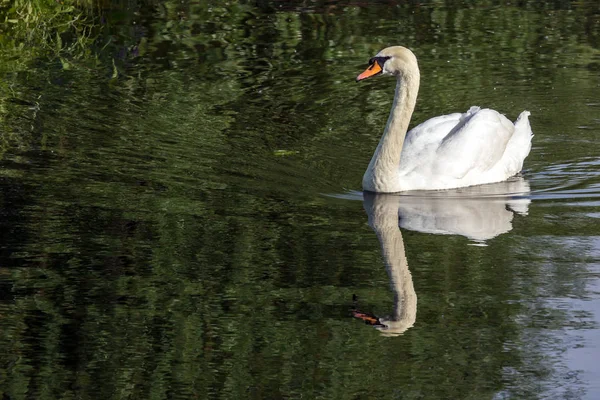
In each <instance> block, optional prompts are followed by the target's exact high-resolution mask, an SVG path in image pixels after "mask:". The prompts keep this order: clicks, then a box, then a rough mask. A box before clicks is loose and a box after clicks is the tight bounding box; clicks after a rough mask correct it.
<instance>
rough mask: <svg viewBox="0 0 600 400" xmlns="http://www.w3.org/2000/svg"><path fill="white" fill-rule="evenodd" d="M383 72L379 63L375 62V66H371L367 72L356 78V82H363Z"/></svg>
mask: <svg viewBox="0 0 600 400" xmlns="http://www.w3.org/2000/svg"><path fill="white" fill-rule="evenodd" d="M382 71H383V70H382V69H381V67H380V66H379V63H378V62H377V61H375V62H374V63H373V64H371V65H369V68H367V69H366V70H365V72H363V73H362V74H360V75H359V76H357V77H356V82H358V81H362V80H363V79H367V78H370V77H371V76H375V75H377V74H379V73H381V72H382Z"/></svg>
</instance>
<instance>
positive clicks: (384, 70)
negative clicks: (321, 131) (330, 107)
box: [356, 46, 533, 193]
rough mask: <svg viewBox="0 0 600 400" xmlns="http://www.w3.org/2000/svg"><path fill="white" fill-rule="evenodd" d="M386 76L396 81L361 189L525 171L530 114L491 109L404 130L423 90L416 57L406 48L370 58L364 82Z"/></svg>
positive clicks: (430, 185) (475, 181)
mask: <svg viewBox="0 0 600 400" xmlns="http://www.w3.org/2000/svg"><path fill="white" fill-rule="evenodd" d="M379 74H387V75H393V76H395V77H396V79H397V84H396V95H395V97H394V104H393V106H392V110H391V112H390V116H389V118H388V122H387V125H386V127H385V131H384V133H383V136H382V138H381V140H380V142H379V145H378V146H377V149H376V150H375V153H374V154H373V158H372V159H371V162H370V163H369V167H368V168H367V171H366V172H365V175H364V177H363V183H362V184H363V189H364V190H368V191H371V192H384V193H394V192H402V191H407V190H438V189H451V188H457V187H464V186H472V185H480V184H484V183H492V182H501V181H504V180H506V179H508V178H510V177H511V176H513V175H515V174H517V173H518V172H519V171H521V168H522V167H523V160H525V157H527V155H528V154H529V150H530V149H531V138H532V137H533V133H532V132H531V126H530V125H529V119H528V117H529V112H528V111H523V112H522V113H521V115H520V116H519V118H518V119H517V121H516V122H515V123H514V124H513V123H512V122H511V121H509V120H508V119H507V118H506V117H505V116H504V115H502V114H500V113H498V112H497V111H494V110H490V109H480V108H479V107H471V108H470V109H469V111H467V112H466V113H464V114H461V113H455V114H449V115H442V116H439V117H435V118H432V119H430V120H427V121H425V122H423V123H422V124H420V125H419V126H417V127H415V128H413V129H412V130H411V131H410V132H408V133H406V131H407V128H408V124H409V122H410V118H411V116H412V113H413V111H414V108H415V103H416V100H417V93H418V91H419V80H420V74H419V66H418V64H417V58H416V57H415V55H414V54H413V53H412V51H410V50H409V49H407V48H405V47H402V46H393V47H388V48H386V49H383V50H382V51H380V52H379V53H378V54H377V55H376V56H375V57H373V58H372V59H371V60H370V61H369V68H367V70H366V71H365V72H363V73H362V74H360V75H359V76H358V77H357V78H356V80H357V81H360V80H363V79H366V78H368V77H371V76H375V75H379Z"/></svg>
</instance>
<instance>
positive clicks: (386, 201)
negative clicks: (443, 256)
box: [354, 177, 530, 336]
mask: <svg viewBox="0 0 600 400" xmlns="http://www.w3.org/2000/svg"><path fill="white" fill-rule="evenodd" d="M528 193H529V184H528V183H527V181H526V180H524V179H523V178H522V177H515V178H513V179H511V180H509V181H506V182H500V183H496V184H490V185H482V186H474V187H468V188H461V189H454V190H446V191H443V192H422V193H418V192H411V193H410V195H393V194H375V193H368V192H365V193H364V194H363V201H364V203H363V204H364V208H365V211H366V212H367V215H368V218H369V225H370V226H371V228H372V229H373V230H374V231H375V233H376V235H377V238H378V239H379V242H380V244H381V249H382V254H383V259H384V262H385V265H386V269H387V271H388V275H389V277H390V282H391V286H392V291H393V292H394V310H393V313H392V315H391V316H390V317H388V318H382V317H377V316H373V315H370V314H365V313H361V312H360V311H358V310H354V316H356V317H358V318H361V319H363V320H365V321H366V322H368V323H370V324H371V325H373V326H375V327H376V328H377V329H379V330H381V332H382V334H383V335H386V336H397V335H400V334H402V333H404V332H405V331H406V330H407V329H409V328H411V327H412V326H413V325H414V323H415V320H416V316H417V294H416V292H415V288H414V286H413V280H412V276H411V273H410V270H409V268H408V260H407V259H406V254H405V251H404V241H403V239H402V232H401V231H400V227H401V228H403V229H408V230H413V231H418V232H424V233H432V234H443V235H461V236H465V237H467V238H470V239H472V240H474V241H475V242H476V243H478V244H484V241H485V240H489V239H491V238H493V237H496V236H498V235H500V234H502V233H506V232H508V231H510V230H511V229H512V219H513V216H514V213H515V212H516V213H518V214H521V215H526V214H527V211H528V208H529V203H530V200H529V199H528V198H526V197H525V196H527V194H528Z"/></svg>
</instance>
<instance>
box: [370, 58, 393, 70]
mask: <svg viewBox="0 0 600 400" xmlns="http://www.w3.org/2000/svg"><path fill="white" fill-rule="evenodd" d="M389 59H390V57H373V58H371V59H370V60H369V65H373V64H374V63H377V64H379V66H380V67H381V68H383V64H385V62H386V61H387V60H389Z"/></svg>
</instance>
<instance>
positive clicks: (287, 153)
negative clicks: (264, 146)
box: [273, 150, 300, 157]
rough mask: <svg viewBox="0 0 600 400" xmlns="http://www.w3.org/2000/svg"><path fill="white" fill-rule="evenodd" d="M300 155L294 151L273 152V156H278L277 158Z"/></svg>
mask: <svg viewBox="0 0 600 400" xmlns="http://www.w3.org/2000/svg"><path fill="white" fill-rule="evenodd" d="M298 153H300V152H299V151H295V150H275V151H274V152H273V155H275V156H278V157H286V156H291V155H294V154H298Z"/></svg>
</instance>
